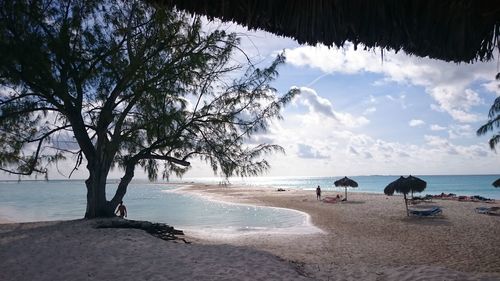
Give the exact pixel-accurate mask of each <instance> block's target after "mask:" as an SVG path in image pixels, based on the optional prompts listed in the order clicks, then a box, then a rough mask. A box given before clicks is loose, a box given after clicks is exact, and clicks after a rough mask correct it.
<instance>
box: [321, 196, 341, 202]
mask: <svg viewBox="0 0 500 281" xmlns="http://www.w3.org/2000/svg"><path fill="white" fill-rule="evenodd" d="M322 201H323V203H337V202H338V201H337V198H335V197H325V198H323V200H322ZM339 201H340V200H339Z"/></svg>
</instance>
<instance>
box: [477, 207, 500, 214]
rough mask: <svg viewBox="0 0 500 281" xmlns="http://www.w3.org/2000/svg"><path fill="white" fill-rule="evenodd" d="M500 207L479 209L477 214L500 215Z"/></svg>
mask: <svg viewBox="0 0 500 281" xmlns="http://www.w3.org/2000/svg"><path fill="white" fill-rule="evenodd" d="M499 211H500V207H477V208H476V213H478V214H485V215H496V216H498V215H500V213H499Z"/></svg>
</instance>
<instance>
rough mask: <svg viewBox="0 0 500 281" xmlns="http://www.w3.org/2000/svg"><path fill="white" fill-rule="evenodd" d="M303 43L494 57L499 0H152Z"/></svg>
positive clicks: (499, 33)
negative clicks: (348, 42) (361, 45)
mask: <svg viewBox="0 0 500 281" xmlns="http://www.w3.org/2000/svg"><path fill="white" fill-rule="evenodd" d="M148 1H152V2H154V3H161V4H162V5H165V7H167V8H171V7H174V6H175V7H176V8H177V9H180V10H185V11H188V12H191V13H195V14H199V15H206V16H208V17H209V18H219V19H221V20H223V21H226V22H227V21H232V22H237V23H239V24H242V25H244V26H246V27H248V28H250V29H262V30H266V31H269V32H272V33H274V34H277V35H282V36H286V37H292V38H294V39H296V40H297V41H298V42H299V43H307V44H311V45H315V44H316V43H323V44H325V45H327V46H333V45H335V46H343V45H344V43H346V41H350V42H353V43H354V44H355V46H356V45H357V44H363V45H364V46H366V47H368V48H373V47H382V48H384V49H388V50H395V51H400V50H402V51H404V52H406V53H408V54H413V55H417V56H420V57H426V56H429V57H431V58H436V59H441V60H445V61H454V62H473V61H476V60H490V59H492V58H493V54H494V52H495V49H497V50H498V44H497V46H495V42H498V40H499V39H500V1H498V0H378V1H375V0H148Z"/></svg>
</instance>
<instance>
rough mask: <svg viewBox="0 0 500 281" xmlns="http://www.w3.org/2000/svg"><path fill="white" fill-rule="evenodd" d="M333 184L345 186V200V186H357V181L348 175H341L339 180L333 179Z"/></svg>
mask: <svg viewBox="0 0 500 281" xmlns="http://www.w3.org/2000/svg"><path fill="white" fill-rule="evenodd" d="M333 184H335V186H342V187H344V188H345V200H347V187H358V183H357V182H355V181H353V180H351V179H350V178H348V177H343V178H341V179H340V180H337V181H335V182H334V183H333Z"/></svg>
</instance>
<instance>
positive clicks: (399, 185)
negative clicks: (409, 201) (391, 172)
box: [384, 176, 427, 195]
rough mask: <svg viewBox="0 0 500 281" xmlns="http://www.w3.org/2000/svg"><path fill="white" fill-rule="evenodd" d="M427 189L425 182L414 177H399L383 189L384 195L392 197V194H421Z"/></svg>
mask: <svg viewBox="0 0 500 281" xmlns="http://www.w3.org/2000/svg"><path fill="white" fill-rule="evenodd" d="M426 187H427V182H425V181H424V180H422V179H419V178H417V177H414V176H408V177H407V178H405V177H399V179H397V180H395V181H393V182H391V183H390V184H388V185H387V186H386V187H385V188H384V193H385V194H387V195H393V194H394V192H397V193H403V194H408V193H410V192H422V191H424V190H425V188H426Z"/></svg>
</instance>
